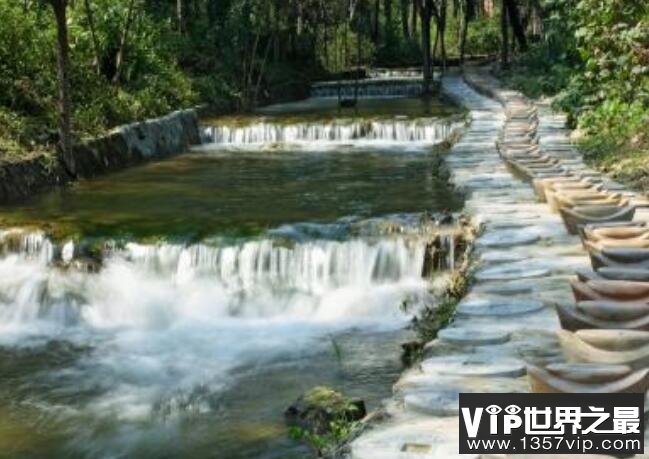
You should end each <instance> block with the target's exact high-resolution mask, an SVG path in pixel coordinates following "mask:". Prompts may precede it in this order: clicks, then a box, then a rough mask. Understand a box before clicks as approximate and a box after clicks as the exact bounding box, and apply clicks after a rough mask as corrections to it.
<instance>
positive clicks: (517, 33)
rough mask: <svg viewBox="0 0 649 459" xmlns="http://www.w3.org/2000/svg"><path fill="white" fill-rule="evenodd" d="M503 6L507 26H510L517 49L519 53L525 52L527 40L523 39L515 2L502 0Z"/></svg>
mask: <svg viewBox="0 0 649 459" xmlns="http://www.w3.org/2000/svg"><path fill="white" fill-rule="evenodd" d="M503 4H504V6H505V7H506V9H507V15H508V18H509V24H510V25H511V26H512V31H513V32H514V37H515V38H516V41H517V42H518V49H520V50H521V51H527V38H526V37H525V29H524V28H523V25H522V24H521V17H520V14H519V11H518V6H516V2H515V0H503Z"/></svg>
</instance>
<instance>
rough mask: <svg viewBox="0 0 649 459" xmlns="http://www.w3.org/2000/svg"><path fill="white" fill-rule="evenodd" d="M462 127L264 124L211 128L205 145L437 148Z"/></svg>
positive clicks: (434, 123)
mask: <svg viewBox="0 0 649 459" xmlns="http://www.w3.org/2000/svg"><path fill="white" fill-rule="evenodd" d="M461 126H463V123H460V122H453V121H449V120H438V119H421V118H420V119H390V120H374V121H372V120H367V121H345V120H336V121H331V122H320V123H291V124H282V123H275V122H271V121H261V122H258V123H253V124H249V125H244V126H232V125H221V126H208V127H205V128H204V129H203V137H204V139H205V142H207V143H213V144H220V145H249V144H264V143H311V144H312V143H317V144H323V143H324V144H327V143H334V144H336V143H348V142H352V141H353V142H355V143H359V142H360V143H364V144H380V143H390V142H399V143H404V142H407V143H410V142H415V143H422V144H438V143H441V142H443V141H445V140H447V139H448V138H449V136H450V135H451V134H452V133H453V132H454V131H455V130H457V129H459V128H460V127H461Z"/></svg>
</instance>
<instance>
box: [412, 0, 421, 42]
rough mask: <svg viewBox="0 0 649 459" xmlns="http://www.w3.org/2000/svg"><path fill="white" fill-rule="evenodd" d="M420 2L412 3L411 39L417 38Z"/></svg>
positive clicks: (413, 1)
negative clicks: (418, 4) (418, 3)
mask: <svg viewBox="0 0 649 459" xmlns="http://www.w3.org/2000/svg"><path fill="white" fill-rule="evenodd" d="M417 2H418V0H412V1H411V2H410V19H411V20H412V24H411V25H410V33H411V38H415V37H416V36H417V18H418V17H419V7H418V6H417Z"/></svg>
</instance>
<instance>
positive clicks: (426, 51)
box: [418, 0, 432, 94]
mask: <svg viewBox="0 0 649 459" xmlns="http://www.w3.org/2000/svg"><path fill="white" fill-rule="evenodd" d="M431 2H432V0H419V5H418V6H419V9H420V13H421V49H422V51H423V64H424V68H423V74H424V94H430V82H431V79H432V75H431V62H430V18H431V10H432V4H431Z"/></svg>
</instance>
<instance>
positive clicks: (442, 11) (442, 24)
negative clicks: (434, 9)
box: [438, 0, 446, 73]
mask: <svg viewBox="0 0 649 459" xmlns="http://www.w3.org/2000/svg"><path fill="white" fill-rule="evenodd" d="M438 28H439V38H440V45H441V57H442V73H446V0H442V1H441V3H440V6H439V24H438Z"/></svg>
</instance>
